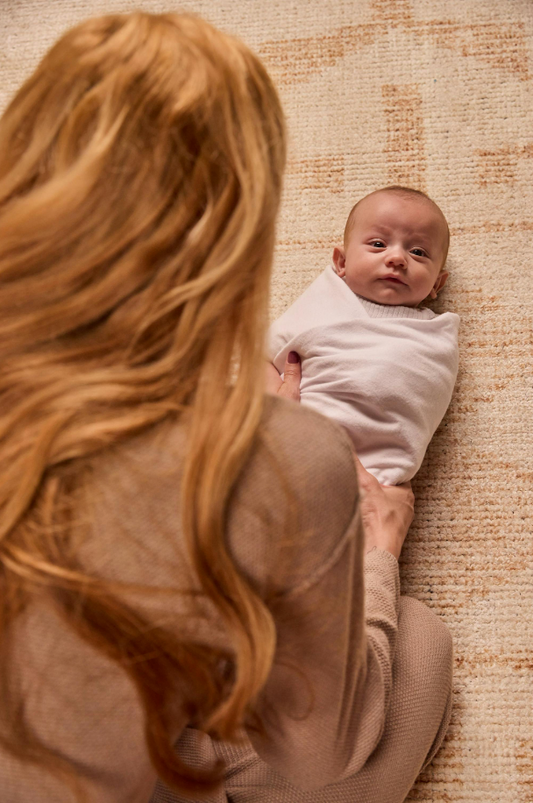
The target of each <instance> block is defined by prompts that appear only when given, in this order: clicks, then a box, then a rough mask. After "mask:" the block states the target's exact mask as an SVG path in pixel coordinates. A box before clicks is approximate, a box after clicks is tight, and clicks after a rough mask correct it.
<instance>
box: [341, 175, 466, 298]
mask: <svg viewBox="0 0 533 803" xmlns="http://www.w3.org/2000/svg"><path fill="white" fill-rule="evenodd" d="M449 241H450V233H449V229H448V224H447V223H446V218H445V217H444V215H443V214H442V212H441V210H440V209H439V207H438V206H437V204H436V203H434V202H433V201H432V200H431V198H428V196H427V195H425V193H423V192H420V191H419V190H412V189H409V188H407V187H399V186H393V187H384V188H383V189H381V190H376V191H375V192H371V193H370V194H369V195H366V196H365V197H364V198H362V199H361V200H360V201H359V202H358V203H356V204H355V206H354V207H353V209H352V211H351V212H350V214H349V216H348V220H347V223H346V228H345V230H344V246H343V247H342V248H340V247H337V248H335V249H334V251H333V264H334V267H335V271H336V273H337V274H338V275H339V276H340V277H341V278H343V279H344V280H345V282H346V284H347V285H348V287H349V288H350V289H351V290H352V291H353V292H354V293H357V295H359V296H362V297H363V298H367V299H368V300H369V301H375V302H376V303H378V304H401V305H402V306H405V307H416V306H417V305H418V304H420V303H421V302H422V301H424V300H425V299H427V298H436V297H437V293H438V292H439V290H440V289H441V288H442V287H444V285H445V283H446V279H447V278H448V273H446V272H445V271H444V264H445V262H446V256H447V254H448V244H449Z"/></svg>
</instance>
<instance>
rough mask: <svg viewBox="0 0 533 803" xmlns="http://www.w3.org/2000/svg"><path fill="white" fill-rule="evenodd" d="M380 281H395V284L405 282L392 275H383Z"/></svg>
mask: <svg viewBox="0 0 533 803" xmlns="http://www.w3.org/2000/svg"><path fill="white" fill-rule="evenodd" d="M380 281H382V282H396V284H405V282H402V280H401V279H396V278H395V277H394V276H384V277H383V279H380Z"/></svg>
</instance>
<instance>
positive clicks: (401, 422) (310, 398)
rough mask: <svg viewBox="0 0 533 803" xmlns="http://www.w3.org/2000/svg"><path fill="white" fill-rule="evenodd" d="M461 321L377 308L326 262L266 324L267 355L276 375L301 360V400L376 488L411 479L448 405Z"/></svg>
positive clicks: (406, 309)
mask: <svg viewBox="0 0 533 803" xmlns="http://www.w3.org/2000/svg"><path fill="white" fill-rule="evenodd" d="M458 331H459V316H458V315H456V314H455V313H453V312H444V313H443V314H441V315H436V314H435V313H434V312H433V311H432V310H429V309H414V308H412V307H401V306H392V305H385V304H376V303H374V302H372V301H367V300H366V299H363V298H361V297H360V296H357V295H356V294H355V293H353V292H352V291H351V290H350V288H349V287H348V286H347V285H346V283H345V282H344V280H343V279H341V278H340V277H339V276H337V274H336V273H335V271H334V269H333V267H332V266H328V267H327V268H326V270H325V271H323V273H321V274H320V276H319V277H318V278H317V279H316V280H315V281H314V282H313V283H312V284H311V285H310V286H309V287H308V288H307V290H305V291H304V293H302V295H301V296H300V297H299V298H298V299H297V300H296V301H295V302H294V304H292V306H291V307H289V309H288V310H286V312H284V313H283V315H282V316H281V317H280V318H278V319H277V320H276V321H275V322H274V323H273V324H272V326H271V327H270V329H269V333H268V344H267V352H268V358H269V359H270V360H271V361H272V362H273V363H274V365H275V366H276V368H277V369H278V371H279V372H280V373H281V372H282V371H283V368H284V366H285V359H286V356H287V354H288V352H289V351H297V352H298V354H299V355H300V358H301V361H302V382H301V386H300V390H301V402H302V404H306V405H309V406H310V407H313V408H314V409H315V410H317V411H318V412H320V413H323V414H324V415H326V416H328V418H332V419H333V420H335V421H337V422H338V423H339V424H342V426H344V427H345V428H346V429H347V430H348V432H349V434H350V436H351V438H352V441H353V443H354V446H355V450H356V452H357V454H358V457H359V459H360V460H361V462H362V464H363V465H364V467H365V468H366V469H367V470H368V471H369V472H370V473H371V474H373V475H374V476H375V477H376V478H377V479H378V480H379V482H380V483H381V484H383V485H397V484H398V483H401V482H406V481H407V480H410V479H411V478H412V477H414V475H415V474H416V472H417V471H418V469H419V468H420V465H421V463H422V460H423V459H424V454H425V452H426V449H427V447H428V444H429V442H430V440H431V438H432V437H433V434H434V432H435V430H436V429H437V427H438V425H439V424H440V422H441V420H442V418H443V416H444V413H445V412H446V409H447V407H448V405H449V403H450V400H451V397H452V392H453V388H454V385H455V380H456V378H457V370H458Z"/></svg>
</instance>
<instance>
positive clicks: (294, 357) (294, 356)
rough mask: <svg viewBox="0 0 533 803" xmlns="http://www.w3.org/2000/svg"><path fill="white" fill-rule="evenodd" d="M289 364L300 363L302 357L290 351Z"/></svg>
mask: <svg viewBox="0 0 533 803" xmlns="http://www.w3.org/2000/svg"><path fill="white" fill-rule="evenodd" d="M289 362H300V356H299V355H298V354H297V353H296V352H295V351H289Z"/></svg>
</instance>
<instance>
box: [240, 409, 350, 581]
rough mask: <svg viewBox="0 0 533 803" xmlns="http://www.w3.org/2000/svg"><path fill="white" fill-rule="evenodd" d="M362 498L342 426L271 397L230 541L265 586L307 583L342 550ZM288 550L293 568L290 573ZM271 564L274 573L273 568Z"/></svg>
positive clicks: (249, 572)
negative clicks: (284, 569) (268, 581)
mask: <svg viewBox="0 0 533 803" xmlns="http://www.w3.org/2000/svg"><path fill="white" fill-rule="evenodd" d="M357 500H358V487H357V473H356V469H355V463H354V459H353V452H352V446H351V442H350V440H349V438H348V435H347V434H346V433H345V432H344V430H343V429H342V427H340V426H339V425H338V424H336V423H334V422H332V421H330V420H329V419H327V418H325V417H324V416H322V415H321V414H320V413H317V412H315V411H314V410H311V409H309V408H307V407H304V406H302V405H298V404H296V403H295V402H293V401H288V400H286V399H282V398H279V397H275V396H268V397H266V399H265V408H264V412H263V418H262V421H261V425H260V427H259V432H258V439H257V443H256V447H255V449H254V450H253V453H252V455H251V457H250V459H249V460H248V462H247V464H246V466H245V470H244V471H243V472H242V475H241V480H240V482H239V483H238V485H237V488H236V490H235V494H234V498H233V504H232V509H231V512H230V519H229V525H230V526H229V531H228V535H229V544H230V547H231V549H232V551H233V552H234V556H235V558H236V559H237V560H238V562H239V564H240V565H241V567H242V568H243V570H244V571H245V573H246V574H247V575H248V576H249V578H250V579H253V580H254V581H256V582H257V583H258V584H259V586H261V585H262V581H266V578H267V576H268V575H269V574H270V579H272V573H274V574H275V575H276V577H277V580H278V585H279V587H282V586H286V587H288V586H290V587H291V588H294V587H295V586H297V585H298V584H299V583H301V582H306V581H308V580H309V578H311V577H312V576H313V574H314V573H315V572H316V571H317V570H318V569H319V568H320V567H322V566H325V565H326V564H327V563H328V561H329V559H330V557H331V556H332V555H333V554H335V553H336V551H338V549H339V546H340V542H341V541H342V539H343V538H344V536H345V534H346V533H347V531H348V530H349V527H350V523H351V521H352V519H353V516H354V514H355V511H356V506H357ZM281 555H283V557H284V559H285V565H286V566H288V567H289V569H288V571H287V572H286V573H285V574H283V573H282V572H281V570H278V568H279V565H278V561H279V560H280V556H281ZM269 567H270V572H269Z"/></svg>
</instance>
